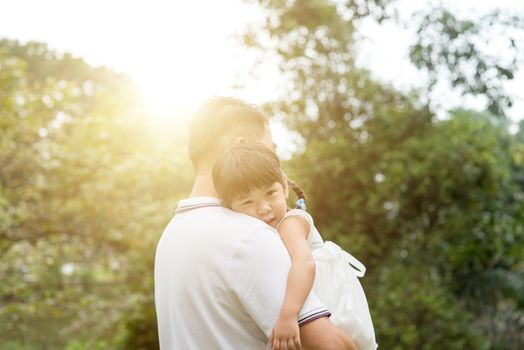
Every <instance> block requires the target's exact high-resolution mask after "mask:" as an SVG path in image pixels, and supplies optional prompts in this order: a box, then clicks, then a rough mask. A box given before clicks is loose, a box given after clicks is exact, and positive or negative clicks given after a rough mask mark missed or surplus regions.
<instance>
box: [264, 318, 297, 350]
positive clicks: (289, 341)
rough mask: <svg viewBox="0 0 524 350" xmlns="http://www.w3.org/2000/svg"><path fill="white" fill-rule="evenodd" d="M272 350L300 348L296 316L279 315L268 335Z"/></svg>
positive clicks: (294, 349) (295, 349)
mask: <svg viewBox="0 0 524 350" xmlns="http://www.w3.org/2000/svg"><path fill="white" fill-rule="evenodd" d="M269 345H270V346H271V348H272V349H273V350H300V348H301V344H300V331H299V328H298V322H297V318H296V316H289V317H285V316H279V317H278V320H277V323H276V324H275V326H274V327H273V331H272V332H271V336H270V337H269Z"/></svg>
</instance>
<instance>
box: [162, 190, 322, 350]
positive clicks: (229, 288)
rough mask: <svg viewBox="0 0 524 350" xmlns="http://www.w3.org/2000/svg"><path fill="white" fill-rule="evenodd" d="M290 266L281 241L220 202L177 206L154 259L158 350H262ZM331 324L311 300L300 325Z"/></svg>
mask: <svg viewBox="0 0 524 350" xmlns="http://www.w3.org/2000/svg"><path fill="white" fill-rule="evenodd" d="M290 265H291V261H290V258H289V255H288V252H287V250H286V248H285V246H284V244H283V243H282V241H281V240H280V238H279V236H278V233H277V232H276V231H275V230H274V229H273V228H271V227H270V226H268V225H266V224H265V223H264V222H263V221H261V220H258V219H256V218H253V217H250V216H247V215H244V214H239V213H236V212H233V211H231V210H229V209H225V208H223V207H222V206H220V202H219V200H218V199H217V198H210V197H200V198H189V199H185V200H182V201H180V202H179V206H178V209H177V212H176V215H175V216H174V217H173V219H172V220H171V222H170V223H169V224H168V226H167V228H166V229H165V231H164V233H163V234H162V237H161V238H160V241H159V243H158V246H157V250H156V257H155V305H156V312H157V320H158V332H159V337H160V348H161V349H162V350H172V349H265V347H266V343H267V341H268V337H269V335H270V334H271V330H272V328H273V326H274V324H275V322H276V319H277V317H278V314H279V311H280V307H281V305H282V301H283V298H284V293H285V289H286V283H287V275H288V271H289V267H290ZM325 316H329V312H328V310H327V309H326V308H325V306H324V305H323V304H322V303H321V302H320V301H319V300H318V299H317V297H316V296H315V295H314V294H313V293H311V294H310V295H309V297H308V299H307V300H306V302H305V304H304V307H303V308H302V310H301V312H300V315H299V324H301V325H302V324H305V323H307V322H310V321H312V320H314V319H317V318H319V317H325Z"/></svg>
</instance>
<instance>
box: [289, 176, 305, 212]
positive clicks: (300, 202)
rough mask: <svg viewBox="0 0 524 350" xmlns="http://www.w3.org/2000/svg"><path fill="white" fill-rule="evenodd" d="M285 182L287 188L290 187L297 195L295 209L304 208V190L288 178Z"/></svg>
mask: <svg viewBox="0 0 524 350" xmlns="http://www.w3.org/2000/svg"><path fill="white" fill-rule="evenodd" d="M287 184H288V186H289V188H291V189H292V190H293V192H295V193H296V195H297V198H298V200H297V204H296V207H297V209H302V210H306V194H305V193H304V191H302V189H301V188H300V187H299V186H298V185H297V184H296V183H294V182H293V181H291V180H289V179H287Z"/></svg>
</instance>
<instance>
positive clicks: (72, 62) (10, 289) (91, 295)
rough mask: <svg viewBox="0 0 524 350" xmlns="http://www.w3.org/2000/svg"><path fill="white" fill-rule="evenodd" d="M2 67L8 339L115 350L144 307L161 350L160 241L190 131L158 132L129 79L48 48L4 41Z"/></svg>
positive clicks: (1, 324)
mask: <svg viewBox="0 0 524 350" xmlns="http://www.w3.org/2000/svg"><path fill="white" fill-rule="evenodd" d="M0 67H1V68H0V91H1V93H0V106H1V107H0V130H1V132H2V138H1V140H0V169H2V171H1V175H0V218H1V220H0V222H1V223H0V275H1V276H2V285H1V286H0V306H1V307H0V344H4V343H7V344H17V343H19V344H24V346H28V347H29V348H33V347H35V348H38V349H45V348H53V349H56V348H71V349H77V348H78V349H80V348H89V349H94V348H100V349H101V348H111V349H114V348H117V347H122V346H123V344H125V342H126V336H128V334H127V333H126V329H127V328H128V326H127V323H128V322H129V323H130V324H132V323H133V322H135V321H134V320H135V319H136V317H137V314H139V313H140V312H143V313H144V314H145V315H148V318H147V320H148V323H147V324H144V327H147V328H148V331H149V332H150V333H149V334H150V337H149V341H150V343H149V346H148V348H157V347H158V341H157V340H156V338H155V337H156V320H155V317H154V313H153V314H152V312H154V311H153V309H152V304H151V302H150V300H152V294H153V288H152V287H153V283H152V270H153V259H154V248H155V246H156V242H157V240H158V237H159V235H160V233H161V232H162V230H163V227H164V225H165V224H166V222H167V221H168V220H169V218H170V217H171V215H172V212H173V210H174V208H175V206H176V200H177V199H178V198H180V197H182V196H184V193H185V192H186V191H187V190H188V189H189V186H190V183H191V172H190V166H189V163H188V161H187V160H186V157H185V155H184V153H185V151H184V144H185V142H184V137H183V136H182V135H181V130H183V129H184V128H183V127H180V126H179V129H178V130H172V129H169V130H166V134H163V133H158V132H156V131H155V130H154V128H153V126H152V125H153V124H152V123H150V122H149V121H148V119H147V118H148V117H149V115H150V114H149V112H148V111H147V110H146V109H145V108H144V107H143V105H142V103H141V97H140V94H139V93H138V89H137V88H136V87H135V86H134V85H133V83H132V82H131V81H130V79H128V78H127V77H125V76H122V75H118V74H115V73H113V72H111V71H110V70H108V69H105V68H102V67H101V68H93V67H90V66H88V65H87V64H85V63H84V62H83V61H82V60H80V59H75V58H72V57H71V56H69V55H67V54H66V55H60V54H58V53H55V52H53V51H51V50H49V49H47V47H46V46H45V45H43V44H38V43H29V44H26V45H21V44H19V43H17V42H13V41H8V40H2V41H0ZM182 126H183V125H182ZM168 133H169V139H168V138H166V136H167V134H168ZM137 310H138V311H137ZM131 328H132V327H131ZM133 336H135V335H133Z"/></svg>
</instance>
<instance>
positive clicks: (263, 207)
mask: <svg viewBox="0 0 524 350" xmlns="http://www.w3.org/2000/svg"><path fill="white" fill-rule="evenodd" d="M270 210H271V207H270V206H269V204H267V203H262V204H261V205H260V206H259V207H258V214H259V215H260V214H267V213H268V212H269V211H270Z"/></svg>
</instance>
